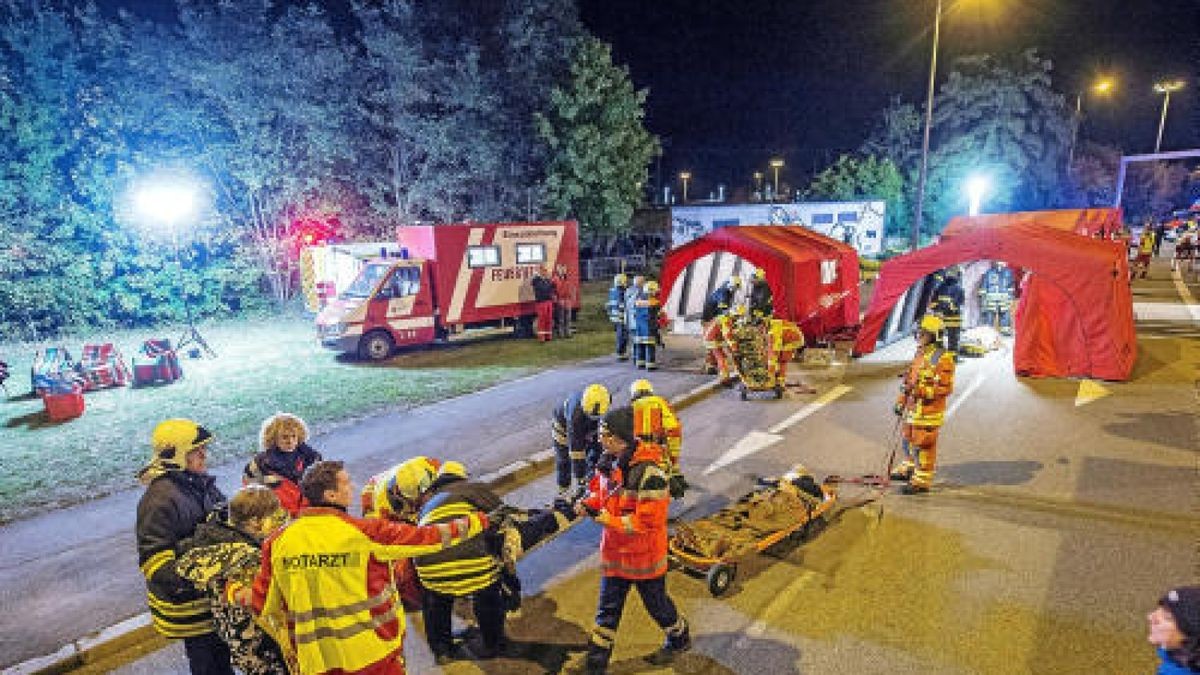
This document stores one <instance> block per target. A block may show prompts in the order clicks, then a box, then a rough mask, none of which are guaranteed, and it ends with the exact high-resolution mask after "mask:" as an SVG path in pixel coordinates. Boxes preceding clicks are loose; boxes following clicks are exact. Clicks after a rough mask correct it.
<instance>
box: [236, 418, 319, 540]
mask: <svg viewBox="0 0 1200 675" xmlns="http://www.w3.org/2000/svg"><path fill="white" fill-rule="evenodd" d="M308 438H309V435H308V425H307V424H305V423H304V420H302V419H300V418H299V417H297V416H295V415H292V414H291V413H276V414H274V415H272V416H271V417H268V418H267V420H266V421H265V422H263V425H262V430H261V431H260V432H259V435H258V440H259V452H258V454H256V455H255V456H254V458H253V459H251V460H250V463H249V464H247V465H246V468H245V470H243V471H242V484H243V485H250V484H258V485H265V486H267V487H269V488H271V489H272V490H274V491H275V495H276V496H277V497H279V503H280V504H281V505H282V506H283V508H284V509H285V510H286V511H287V512H288V514H289V515H291V516H292V517H295V516H296V514H297V513H299V511H300V508H301V507H303V506H304V505H305V504H304V497H303V496H302V495H301V494H300V478H301V477H302V476H303V475H304V471H305V470H306V469H308V467H310V466H312V465H313V464H316V463H317V462H319V461H321V453H319V452H317V451H316V450H314V449H313V448H312V447H310V446H309V445H308V443H307V441H308Z"/></svg>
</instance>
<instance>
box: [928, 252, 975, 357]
mask: <svg viewBox="0 0 1200 675" xmlns="http://www.w3.org/2000/svg"><path fill="white" fill-rule="evenodd" d="M958 276H959V273H958V270H954V269H952V270H950V271H948V272H946V276H945V278H944V279H943V280H942V282H941V283H940V284H938V286H937V288H935V289H934V291H933V299H932V301H931V302H930V303H929V313H931V314H936V315H938V316H940V317H942V325H943V326H945V328H946V349H948V350H949V351H950V353H951V354H953V355H954V360H955V361H958V358H959V357H958V343H959V339H960V338H961V336H962V325H963V319H962V309H963V303H964V302H966V297H965V294H964V293H963V289H962V286H961V285H960V284H959V282H958Z"/></svg>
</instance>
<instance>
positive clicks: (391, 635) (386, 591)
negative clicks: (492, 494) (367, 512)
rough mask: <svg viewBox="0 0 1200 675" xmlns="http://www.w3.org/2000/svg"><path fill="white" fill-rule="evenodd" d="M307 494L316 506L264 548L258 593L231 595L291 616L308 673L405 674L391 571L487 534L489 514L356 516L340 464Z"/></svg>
mask: <svg viewBox="0 0 1200 675" xmlns="http://www.w3.org/2000/svg"><path fill="white" fill-rule="evenodd" d="M300 488H301V490H302V491H303V493H304V497H305V499H307V500H308V503H309V504H311V505H312V506H310V507H307V508H304V509H302V510H301V511H300V516H299V517H298V518H296V520H294V521H292V522H291V523H289V524H288V525H287V526H286V527H284V528H283V529H282V530H279V531H278V532H276V534H274V535H272V536H271V537H270V538H268V539H267V541H266V542H264V544H263V551H262V567H261V568H259V572H258V576H256V577H255V579H254V585H253V587H252V588H250V589H246V588H243V587H237V586H234V585H231V586H230V587H228V588H227V589H226V593H227V595H228V596H230V597H235V598H237V599H238V601H239V602H241V603H243V604H249V605H250V606H252V607H253V609H254V613H255V614H256V615H260V616H262V615H266V616H268V617H272V616H276V615H278V614H282V615H283V616H284V623H285V624H286V626H287V631H288V636H289V638H290V643H291V646H292V647H293V648H294V650H295V656H296V660H297V662H298V664H299V670H300V672H301V673H303V674H304V675H308V674H309V673H337V674H338V675H349V674H350V673H358V674H360V675H403V674H404V672H405V670H404V623H405V622H404V611H403V609H401V607H400V601H399V598H397V597H396V589H395V587H394V586H393V585H392V578H391V577H392V575H391V565H390V563H391V562H392V561H395V560H398V559H400V558H410V557H415V556H419V555H424V554H428V553H436V552H437V551H441V550H443V549H445V548H449V547H451V546H454V545H456V544H458V543H460V542H462V541H465V540H467V539H469V538H471V537H473V536H475V535H477V534H479V533H480V532H481V531H483V530H484V529H486V528H487V526H488V519H487V516H486V515H485V514H483V513H478V512H476V513H471V514H469V515H467V516H465V517H461V518H456V519H454V520H452V521H450V522H445V523H437V524H434V525H427V526H422V527H417V526H413V525H409V524H407V523H395V522H391V521H389V520H384V519H380V518H372V519H364V518H355V517H353V516H351V515H349V514H348V513H346V509H347V508H348V507H349V506H350V503H351V502H352V501H353V499H354V490H353V484H352V483H351V481H350V476H349V475H348V474H347V473H346V471H345V469H344V468H343V467H342V463H341V462H328V461H327V462H318V463H317V464H314V465H313V466H312V468H310V469H309V470H308V471H307V472H306V473H305V474H304V478H303V479H302V481H301V485H300Z"/></svg>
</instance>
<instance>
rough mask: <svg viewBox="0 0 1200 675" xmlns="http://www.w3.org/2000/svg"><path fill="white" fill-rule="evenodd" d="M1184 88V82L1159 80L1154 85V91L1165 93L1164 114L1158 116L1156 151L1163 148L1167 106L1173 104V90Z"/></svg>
mask: <svg viewBox="0 0 1200 675" xmlns="http://www.w3.org/2000/svg"><path fill="white" fill-rule="evenodd" d="M1180 89H1183V82H1181V81H1179V80H1176V81H1174V82H1159V83H1157V84H1155V85H1154V91H1156V92H1158V93H1160V94H1162V95H1163V105H1162V115H1161V116H1159V118H1158V139H1157V140H1155V141H1154V152H1156V153H1157V152H1158V151H1159V149H1160V148H1162V137H1163V129H1164V128H1166V126H1167V106H1169V105H1171V92H1173V91H1179V90H1180Z"/></svg>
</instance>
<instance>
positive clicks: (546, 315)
mask: <svg viewBox="0 0 1200 675" xmlns="http://www.w3.org/2000/svg"><path fill="white" fill-rule="evenodd" d="M529 284H530V285H531V286H532V287H533V301H534V303H535V304H536V308H537V338H538V341H540V342H549V341H550V339H551V338H552V337H553V331H554V304H555V301H556V300H557V299H558V293H557V289H556V288H555V287H554V282H553V281H551V280H550V276H549V274H548V273H547V272H546V270H545V269H541V268H539V269H538V270H537V271H536V272H534V273H533V278H532V279H530V281H529Z"/></svg>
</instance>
